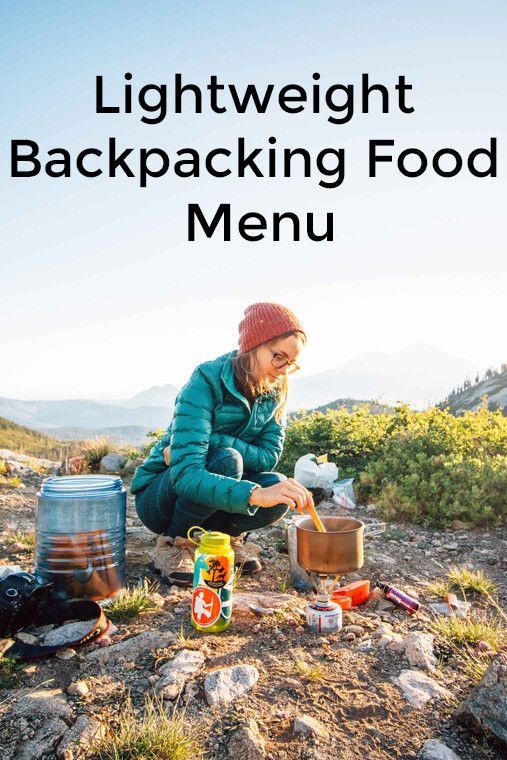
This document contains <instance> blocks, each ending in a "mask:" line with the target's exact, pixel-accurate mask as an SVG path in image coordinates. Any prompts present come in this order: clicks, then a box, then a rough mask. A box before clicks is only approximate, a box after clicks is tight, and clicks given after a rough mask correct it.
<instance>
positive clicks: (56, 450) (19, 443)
mask: <svg viewBox="0 0 507 760" xmlns="http://www.w3.org/2000/svg"><path fill="white" fill-rule="evenodd" d="M79 447H80V444H79V442H77V441H75V442H72V443H70V442H69V441H59V440H58V439H57V438H52V437H51V436H49V435H45V434H44V433H38V432H37V431H35V430H30V428H27V427H24V426H23V425H18V424H17V423H16V422H11V420H6V419H5V418H4V417H0V449H10V450H12V451H17V452H19V453H20V454H28V455H29V456H33V457H40V458H43V459H53V460H58V459H62V458H63V457H64V456H70V455H71V454H73V453H76V452H77V451H78V450H79Z"/></svg>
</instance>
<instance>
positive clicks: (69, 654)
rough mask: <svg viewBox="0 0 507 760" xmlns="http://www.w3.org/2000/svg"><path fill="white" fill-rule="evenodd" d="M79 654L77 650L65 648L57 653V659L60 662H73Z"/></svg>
mask: <svg viewBox="0 0 507 760" xmlns="http://www.w3.org/2000/svg"><path fill="white" fill-rule="evenodd" d="M76 655H77V652H76V650H75V649H72V647H65V649H60V651H59V652H57V653H56V655H55V656H56V657H57V658H58V659H59V660H72V658H73V657H76Z"/></svg>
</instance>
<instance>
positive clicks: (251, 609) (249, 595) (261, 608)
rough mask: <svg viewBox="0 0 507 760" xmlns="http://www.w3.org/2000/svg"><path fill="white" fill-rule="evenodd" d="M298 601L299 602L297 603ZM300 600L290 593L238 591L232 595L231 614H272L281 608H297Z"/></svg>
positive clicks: (300, 602)
mask: <svg viewBox="0 0 507 760" xmlns="http://www.w3.org/2000/svg"><path fill="white" fill-rule="evenodd" d="M298 602H299V604H298ZM302 604H303V602H302V600H300V599H297V598H294V597H293V596H291V595H290V594H276V593H272V592H263V591H239V592H237V593H235V594H234V596H233V597H232V614H233V615H236V616H237V615H239V616H245V617H246V616H250V617H253V616H255V615H262V614H273V612H274V611H276V610H279V609H282V608H289V607H290V608H292V609H297V608H298V607H299V606H301V605H302Z"/></svg>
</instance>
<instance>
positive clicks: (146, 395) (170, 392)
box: [121, 385, 179, 409]
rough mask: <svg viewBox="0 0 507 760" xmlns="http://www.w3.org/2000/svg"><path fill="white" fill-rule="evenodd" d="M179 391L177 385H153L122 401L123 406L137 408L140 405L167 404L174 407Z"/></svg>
mask: <svg viewBox="0 0 507 760" xmlns="http://www.w3.org/2000/svg"><path fill="white" fill-rule="evenodd" d="M178 391H179V388H177V387H176V386H175V385H153V386H152V387H151V388H148V390H146V391H141V393H138V394H137V395H136V396H133V397H132V398H130V399H128V400H127V401H122V402H121V406H124V407H127V408H128V409H135V408H136V407H139V406H159V407H160V406H165V407H170V408H171V409H172V407H173V406H174V401H175V399H176V396H177V394H178Z"/></svg>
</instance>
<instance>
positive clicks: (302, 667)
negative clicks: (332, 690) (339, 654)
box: [294, 660, 326, 683]
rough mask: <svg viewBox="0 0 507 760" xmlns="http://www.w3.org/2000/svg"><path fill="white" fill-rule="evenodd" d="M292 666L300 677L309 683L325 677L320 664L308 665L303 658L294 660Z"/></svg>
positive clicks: (317, 681)
mask: <svg viewBox="0 0 507 760" xmlns="http://www.w3.org/2000/svg"><path fill="white" fill-rule="evenodd" d="M294 667H295V668H296V672H297V673H298V675H300V676H301V678H305V679H306V680H307V681H310V682H311V683H319V682H320V681H323V680H324V679H325V677H326V674H325V671H324V668H323V667H322V666H321V665H309V664H308V663H307V662H305V661H304V660H296V661H295V663H294Z"/></svg>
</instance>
